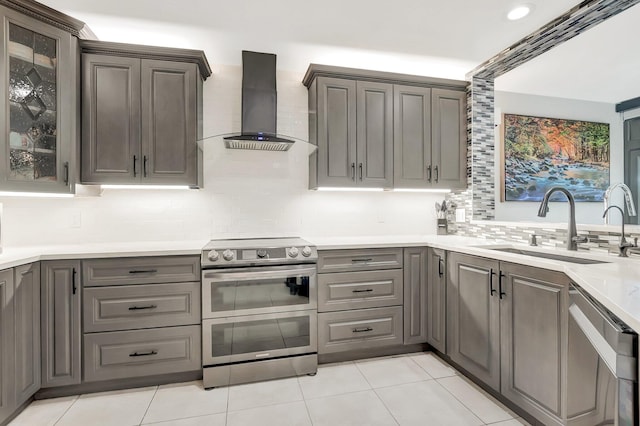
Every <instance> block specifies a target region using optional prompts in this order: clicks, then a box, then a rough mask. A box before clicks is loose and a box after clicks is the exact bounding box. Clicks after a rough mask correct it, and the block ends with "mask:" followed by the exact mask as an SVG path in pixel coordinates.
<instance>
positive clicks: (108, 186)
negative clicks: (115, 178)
mask: <svg viewBox="0 0 640 426" xmlns="http://www.w3.org/2000/svg"><path fill="white" fill-rule="evenodd" d="M100 187H101V188H102V189H191V187H189V186H187V185H100Z"/></svg>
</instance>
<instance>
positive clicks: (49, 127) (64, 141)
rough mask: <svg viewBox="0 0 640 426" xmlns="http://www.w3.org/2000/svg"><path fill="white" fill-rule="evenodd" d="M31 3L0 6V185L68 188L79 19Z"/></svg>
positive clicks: (73, 161) (75, 113) (33, 189)
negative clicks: (0, 63) (24, 12)
mask: <svg viewBox="0 0 640 426" xmlns="http://www.w3.org/2000/svg"><path fill="white" fill-rule="evenodd" d="M12 3H14V4H12ZM21 3H24V4H21ZM33 3H34V2H25V1H16V2H2V4H3V5H6V7H5V6H0V20H1V22H2V23H0V29H1V31H0V57H1V58H2V64H3V66H2V67H0V99H1V100H2V101H1V102H0V131H1V133H2V138H1V139H0V140H2V142H1V143H0V149H1V150H2V155H0V191H24V192H48V193H73V191H74V189H75V180H76V175H77V173H76V170H77V162H76V157H77V155H76V147H77V129H78V127H77V125H76V120H77V118H76V117H77V116H78V108H79V103H78V101H77V96H76V94H77V83H78V81H79V80H78V73H77V71H76V70H77V49H78V45H77V39H76V38H75V37H74V36H73V35H72V33H75V34H76V35H77V34H78V31H77V27H78V26H79V25H80V24H82V23H81V22H80V21H77V20H75V19H73V18H70V17H67V16H66V15H62V14H58V13H54V12H55V11H47V13H48V15H49V16H42V15H41V13H40V12H41V10H40V6H38V5H37V4H33ZM13 7H15V8H16V9H18V10H21V11H29V12H34V13H29V16H26V15H25V14H23V13H20V12H18V11H17V10H12V9H10V8H13ZM39 17H40V18H42V20H40V19H38V18H39ZM45 21H46V22H47V23H45ZM82 26H84V24H82ZM74 27H75V28H74Z"/></svg>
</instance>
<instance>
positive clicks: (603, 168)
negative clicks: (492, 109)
mask: <svg viewBox="0 0 640 426" xmlns="http://www.w3.org/2000/svg"><path fill="white" fill-rule="evenodd" d="M503 126H504V127H503V131H504V134H503V142H504V172H503V174H502V176H503V179H504V180H503V184H504V185H503V190H504V192H503V194H504V201H541V200H542V197H543V196H544V194H545V192H546V191H547V190H548V189H550V188H551V187H554V186H561V187H563V188H566V189H567V190H569V191H570V192H571V193H572V194H573V196H574V198H575V200H576V201H602V200H603V196H604V192H605V190H606V189H607V187H608V186H609V124H608V123H594V122H589V121H575V120H563V119H556V118H544V117H531V116H526V115H515V114H504V115H503ZM556 197H557V198H556ZM563 197H564V196H562V195H560V194H554V195H553V196H552V197H551V200H552V201H554V200H556V199H557V200H564V198H563Z"/></svg>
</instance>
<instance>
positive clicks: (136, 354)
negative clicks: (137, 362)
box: [129, 350, 158, 357]
mask: <svg viewBox="0 0 640 426" xmlns="http://www.w3.org/2000/svg"><path fill="white" fill-rule="evenodd" d="M151 355H158V351H156V350H153V351H149V352H134V353H132V354H129V356H131V357H134V356H151Z"/></svg>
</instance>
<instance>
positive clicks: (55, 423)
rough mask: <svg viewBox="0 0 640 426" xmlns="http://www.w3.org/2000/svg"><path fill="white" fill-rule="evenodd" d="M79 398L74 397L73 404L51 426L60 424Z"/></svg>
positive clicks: (78, 396)
mask: <svg viewBox="0 0 640 426" xmlns="http://www.w3.org/2000/svg"><path fill="white" fill-rule="evenodd" d="M80 396H82V394H80V395H76V397H75V399H74V400H73V402H72V403H71V404H70V405H69V406H68V407H67V409H66V410H64V413H62V414H61V415H60V417H58V420H56V421H55V422H54V423H53V426H55V425H57V424H58V423H59V422H60V420H62V418H63V417H64V416H65V414H67V413H68V412H69V410H70V409H71V407H73V405H74V404H75V403H76V401H78V400H79V399H80ZM31 404H33V403H30V404H29V405H31ZM14 420H15V419H14ZM12 421H13V420H12Z"/></svg>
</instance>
